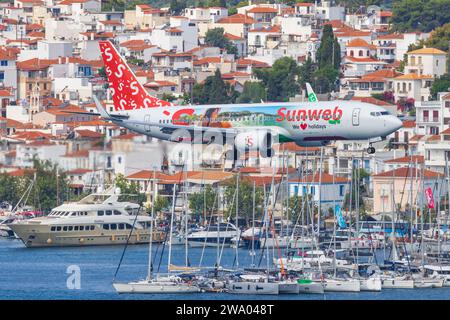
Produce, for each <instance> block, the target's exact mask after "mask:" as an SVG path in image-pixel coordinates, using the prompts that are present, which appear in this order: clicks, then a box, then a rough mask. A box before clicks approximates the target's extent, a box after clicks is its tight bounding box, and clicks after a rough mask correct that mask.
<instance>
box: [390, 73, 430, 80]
mask: <svg viewBox="0 0 450 320" xmlns="http://www.w3.org/2000/svg"><path fill="white" fill-rule="evenodd" d="M421 79H433V76H431V75H426V74H421V75H419V74H416V73H407V74H403V75H401V76H398V77H396V78H395V80H421Z"/></svg>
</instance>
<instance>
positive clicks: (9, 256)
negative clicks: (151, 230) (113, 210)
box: [0, 239, 450, 300]
mask: <svg viewBox="0 0 450 320" xmlns="http://www.w3.org/2000/svg"><path fill="white" fill-rule="evenodd" d="M161 248H162V246H160V247H159V248H157V246H156V245H155V246H154V250H155V251H156V250H158V251H159V252H161ZM167 249H168V248H167V247H166V249H165V252H164V256H163V259H162V263H161V271H162V272H165V271H166V270H167V253H168V250H167ZM122 252H123V246H102V247H74V248H32V249H30V248H25V246H24V245H23V244H22V242H21V241H19V240H7V239H0V270H1V275H0V299H19V300H24V299H33V300H34V299H51V300H57V299H74V300H85V299H88V300H104V299H120V300H128V299H139V300H141V299H149V300H157V299H164V300H168V299H173V300H175V299H183V300H190V299H193V300H194V299H195V300H198V299H199V296H198V295H199V294H176V295H168V294H167V295H166V294H165V295H137V294H132V295H131V294H130V295H119V294H117V293H116V292H115V290H114V288H113V286H112V279H113V276H114V273H115V271H116V268H117V265H118V263H119V260H120V257H121V255H122ZM201 255H202V248H189V258H190V262H191V265H192V266H196V265H198V264H199V261H200V258H201ZM238 256H239V264H240V266H241V267H244V266H249V265H250V263H251V256H250V255H249V252H248V251H247V250H245V249H239V252H238ZM259 258H260V255H259V253H257V255H256V259H257V261H258V260H259ZM184 259H185V254H184V246H174V247H173V248H172V262H173V263H174V264H178V265H184ZM215 259H216V249H213V248H210V249H205V252H204V257H203V264H202V265H204V266H213V264H214V262H215ZM234 259H235V249H231V248H225V249H224V252H223V256H222V265H223V266H224V267H232V265H233V261H234ZM147 261H148V246H147V245H139V246H129V247H128V249H127V251H126V254H125V256H124V259H123V263H122V265H121V268H120V271H119V273H118V275H117V278H116V280H117V281H131V280H139V279H143V278H145V276H146V272H147ZM264 261H265V258H264V259H263V262H262V265H263V266H264V264H265V263H264ZM158 262H159V254H158V256H157V257H156V261H155V264H154V265H155V269H156V268H157V266H158ZM72 265H76V266H79V268H80V271H81V278H80V284H81V286H80V289H69V288H68V286H67V279H68V277H69V276H70V274H68V273H66V272H67V269H68V267H69V266H72ZM200 295H201V299H202V300H213V299H214V300H239V299H250V300H253V299H255V300H256V299H257V300H339V299H345V300H348V299H350V300H403V299H416V300H418V299H420V300H442V299H445V300H449V299H450V288H436V289H409V290H408V289H390V290H383V291H382V292H361V293H326V294H324V295H306V294H299V295H276V296H261V295H258V296H247V295H246V296H243V295H232V294H227V293H201V294H200Z"/></svg>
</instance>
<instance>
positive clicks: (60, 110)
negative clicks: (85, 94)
mask: <svg viewBox="0 0 450 320" xmlns="http://www.w3.org/2000/svg"><path fill="white" fill-rule="evenodd" d="M65 111H76V112H86V110H85V109H83V108H80V107H77V106H74V105H68V106H67V107H64V108H60V107H55V108H49V109H47V110H45V111H43V112H47V113H50V114H53V115H58V116H61V115H62V116H70V113H67V112H65Z"/></svg>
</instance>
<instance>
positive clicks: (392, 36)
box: [377, 33, 405, 40]
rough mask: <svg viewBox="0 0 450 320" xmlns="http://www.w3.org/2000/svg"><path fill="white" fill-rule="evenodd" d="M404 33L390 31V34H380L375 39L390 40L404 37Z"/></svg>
mask: <svg viewBox="0 0 450 320" xmlns="http://www.w3.org/2000/svg"><path fill="white" fill-rule="evenodd" d="M404 38H405V35H404V34H403V33H390V34H381V35H378V36H377V39H382V40H392V39H404Z"/></svg>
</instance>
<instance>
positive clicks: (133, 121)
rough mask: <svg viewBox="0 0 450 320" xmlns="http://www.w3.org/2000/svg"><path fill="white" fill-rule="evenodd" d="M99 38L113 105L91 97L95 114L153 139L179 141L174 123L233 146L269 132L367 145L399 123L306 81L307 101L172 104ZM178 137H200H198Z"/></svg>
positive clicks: (268, 136) (308, 141)
mask: <svg viewBox="0 0 450 320" xmlns="http://www.w3.org/2000/svg"><path fill="white" fill-rule="evenodd" d="M99 44H100V50H101V54H102V58H103V61H104V65H105V70H106V74H107V77H108V83H109V87H110V92H111V95H112V99H113V102H114V110H115V111H116V112H114V113H112V114H109V113H108V112H106V110H105V109H104V108H103V106H102V105H101V103H100V102H99V101H98V100H97V99H96V98H95V99H94V100H95V102H96V105H97V109H98V110H99V115H101V116H102V117H103V118H105V119H107V120H110V121H112V122H114V123H116V124H117V125H119V126H122V127H125V128H128V129H129V130H132V131H134V132H138V133H141V134H145V135H148V136H151V137H155V138H158V139H162V140H169V141H181V140H182V139H181V138H180V137H178V136H177V137H174V135H176V134H177V130H178V129H183V130H184V131H187V132H189V133H196V132H197V133H198V132H200V133H201V134H202V135H204V134H206V135H207V133H211V132H215V133H217V134H218V135H219V136H226V137H227V139H226V140H227V141H228V142H226V143H229V141H234V142H235V146H236V145H238V146H243V145H246V146H250V145H257V146H258V147H262V145H263V143H262V142H268V141H269V142H270V141H273V139H272V138H273V137H278V138H279V139H278V140H279V141H294V142H295V143H296V144H298V145H300V146H323V145H326V144H328V143H330V142H331V141H334V140H366V139H367V140H369V141H368V142H369V145H370V143H371V142H372V141H381V140H383V139H385V138H386V137H387V136H388V135H389V134H391V133H392V132H394V131H396V130H397V129H399V128H400V127H401V125H402V122H401V121H400V120H399V119H398V118H397V117H395V116H393V115H390V114H389V113H388V112H387V111H386V110H385V109H383V108H381V107H379V106H376V105H373V104H368V103H361V102H359V101H318V100H317V97H316V95H315V93H314V91H313V90H312V88H311V86H310V85H309V84H308V85H307V92H308V101H304V102H267V103H253V104H228V105H190V106H176V105H173V104H172V103H170V102H168V101H164V100H161V99H158V98H157V97H153V96H152V95H150V94H149V93H148V92H147V91H146V89H145V88H144V86H143V85H142V84H140V83H139V81H138V80H137V78H136V76H135V75H134V73H133V72H132V70H131V69H130V68H129V67H128V65H127V63H126V61H125V60H124V59H122V57H121V56H120V55H119V53H118V52H117V50H116V48H115V47H114V45H113V44H112V43H111V42H109V41H100V42H99ZM336 124H339V125H336ZM233 139H234V140H233ZM183 140H184V141H203V142H204V139H203V138H202V139H200V140H197V139H196V138H193V139H192V140H189V139H188V138H186V139H185V138H183ZM211 141H218V140H216V139H214V140H211ZM194 143H195V142H194ZM222 143H225V142H222ZM369 149H371V150H372V151H371V152H370V153H372V152H374V149H373V148H372V147H370V148H369ZM260 150H261V149H260ZM266 150H267V148H266ZM368 151H369V150H368Z"/></svg>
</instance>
